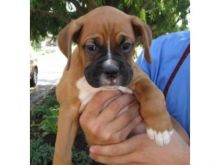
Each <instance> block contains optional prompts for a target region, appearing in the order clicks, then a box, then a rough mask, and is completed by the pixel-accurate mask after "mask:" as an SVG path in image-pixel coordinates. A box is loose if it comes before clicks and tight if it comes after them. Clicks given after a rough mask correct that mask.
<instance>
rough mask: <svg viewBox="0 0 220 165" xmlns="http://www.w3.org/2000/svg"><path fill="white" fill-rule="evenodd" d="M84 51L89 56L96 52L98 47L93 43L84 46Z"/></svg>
mask: <svg viewBox="0 0 220 165" xmlns="http://www.w3.org/2000/svg"><path fill="white" fill-rule="evenodd" d="M85 49H86V51H87V52H88V53H90V54H94V53H96V52H97V51H98V47H97V46H96V45H95V44H94V43H89V44H86V45H85Z"/></svg>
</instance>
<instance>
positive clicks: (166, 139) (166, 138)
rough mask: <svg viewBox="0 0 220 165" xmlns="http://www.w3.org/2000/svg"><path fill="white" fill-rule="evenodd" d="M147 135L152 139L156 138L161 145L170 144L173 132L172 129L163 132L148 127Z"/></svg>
mask: <svg viewBox="0 0 220 165" xmlns="http://www.w3.org/2000/svg"><path fill="white" fill-rule="evenodd" d="M146 132H147V135H148V137H149V138H150V139H151V140H155V142H156V144H157V145H159V146H164V145H166V144H169V143H170V141H171V137H172V134H173V129H172V130H165V131H163V132H158V131H156V130H154V129H152V128H147V129H146Z"/></svg>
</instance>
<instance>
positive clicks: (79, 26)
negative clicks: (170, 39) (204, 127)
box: [53, 6, 173, 165]
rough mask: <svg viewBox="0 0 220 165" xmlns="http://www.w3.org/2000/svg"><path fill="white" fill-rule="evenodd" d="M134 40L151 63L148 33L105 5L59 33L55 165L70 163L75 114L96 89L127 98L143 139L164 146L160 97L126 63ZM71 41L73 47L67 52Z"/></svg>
mask: <svg viewBox="0 0 220 165" xmlns="http://www.w3.org/2000/svg"><path fill="white" fill-rule="evenodd" d="M138 39H141V42H142V44H143V47H144V53H145V58H146V60H147V62H148V63H151V57H150V52H149V47H150V44H151V39H152V36H151V32H150V29H149V28H148V27H147V26H146V25H145V24H144V23H143V22H141V21H140V20H139V19H138V18H137V17H135V16H131V15H127V14H125V13H123V12H121V11H119V10H117V9H115V8H113V7H109V6H104V7H98V8H96V9H94V10H92V11H90V12H89V13H88V14H86V15H84V16H82V17H80V18H78V19H77V20H73V21H71V22H70V23H69V24H68V25H67V26H66V27H65V28H64V29H62V30H61V32H60V33H59V35H58V45H59V48H60V50H61V51H62V53H63V54H64V55H65V56H66V57H67V58H68V62H67V65H66V68H65V70H64V72H63V76H62V78H61V80H60V82H59V84H58V85H57V88H56V95H57V100H58V102H59V104H60V112H59V118H58V131H57V138H56V144H55V153H54V160H53V163H54V164H55V165H66V164H71V149H72V145H73V143H74V140H75V136H76V132H77V127H78V125H79V121H78V119H79V115H80V113H81V112H82V111H83V108H84V106H85V105H86V104H87V103H88V101H89V100H90V99H91V98H92V97H93V96H94V94H95V93H97V92H98V91H100V90H117V89H118V90H121V91H122V92H127V93H133V94H134V95H135V96H136V98H137V100H138V101H139V103H140V113H141V116H142V117H143V119H144V122H145V124H146V132H147V134H148V136H149V138H150V139H152V140H155V142H156V143H157V144H158V145H161V146H162V145H165V144H168V143H169V142H170V139H171V135H172V132H173V127H172V124H171V119H170V116H169V114H168V112H167V110H166V104H165V99H164V96H163V94H162V92H161V91H160V90H159V89H158V88H157V87H156V86H155V85H154V84H153V83H152V82H151V80H150V79H149V77H148V76H147V75H146V74H144V73H143V72H142V71H141V70H140V69H139V68H138V66H136V64H135V63H134V62H133V60H132V56H133V54H134V51H135V50H134V48H135V47H134V46H135V42H137V40H138ZM72 42H75V43H76V44H77V47H76V48H75V50H74V52H73V53H72V49H71V46H72Z"/></svg>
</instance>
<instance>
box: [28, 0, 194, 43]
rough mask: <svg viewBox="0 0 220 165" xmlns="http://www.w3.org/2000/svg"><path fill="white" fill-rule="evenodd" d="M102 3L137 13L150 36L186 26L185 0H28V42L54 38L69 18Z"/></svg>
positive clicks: (130, 12)
mask: <svg viewBox="0 0 220 165" xmlns="http://www.w3.org/2000/svg"><path fill="white" fill-rule="evenodd" d="M102 5H109V6H113V7H116V8H118V9H120V10H122V11H124V12H125V13H128V14H131V15H136V16H138V17H139V18H140V19H141V20H143V21H144V22H145V23H147V24H148V25H150V27H151V29H152V32H153V36H154V37H156V36H159V35H161V34H164V33H167V32H173V31H178V30H184V29H187V25H188V20H187V15H188V14H189V12H190V10H189V5H190V2H189V0H138V1H135V0H121V1H116V0H46V1H45V0H31V1H30V24H31V25H30V27H31V33H30V34H31V41H35V42H39V41H41V40H43V39H44V38H45V37H47V36H48V35H52V38H53V39H55V38H56V35H57V34H58V32H59V31H60V30H61V28H63V27H64V26H65V25H66V24H67V23H68V22H69V21H70V20H71V19H77V18H78V17H80V16H82V15H84V14H86V13H87V12H89V11H90V10H92V9H94V8H96V7H98V6H102ZM94 19H95V18H94ZM178 23H181V24H180V25H179V24H178Z"/></svg>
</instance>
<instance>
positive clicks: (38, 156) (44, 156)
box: [30, 139, 54, 165]
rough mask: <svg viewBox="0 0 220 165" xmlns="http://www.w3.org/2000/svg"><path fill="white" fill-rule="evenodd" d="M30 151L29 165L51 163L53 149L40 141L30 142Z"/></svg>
mask: <svg viewBox="0 0 220 165" xmlns="http://www.w3.org/2000/svg"><path fill="white" fill-rule="evenodd" d="M30 151H31V153H30V164H31V165H38V164H39V165H47V164H48V162H52V158H53V152H54V147H52V146H51V145H49V144H46V143H44V142H43V140H42V139H33V140H31V148H30Z"/></svg>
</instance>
